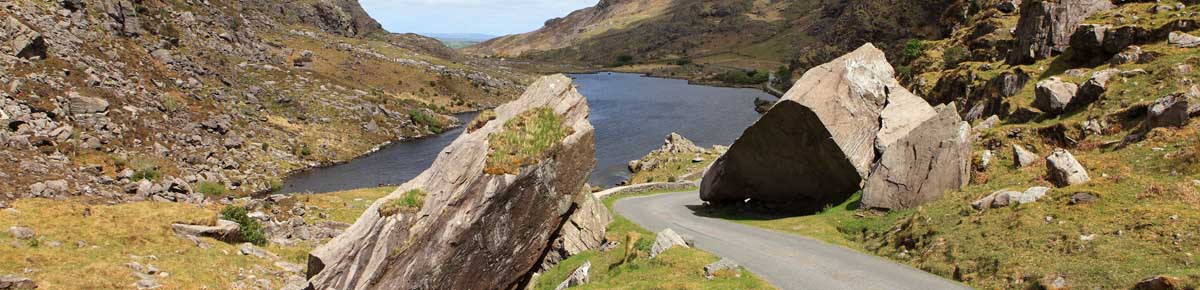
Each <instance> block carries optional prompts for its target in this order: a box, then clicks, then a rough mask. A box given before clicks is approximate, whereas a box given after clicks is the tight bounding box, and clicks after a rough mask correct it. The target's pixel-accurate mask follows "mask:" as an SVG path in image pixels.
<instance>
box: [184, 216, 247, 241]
mask: <svg viewBox="0 0 1200 290" xmlns="http://www.w3.org/2000/svg"><path fill="white" fill-rule="evenodd" d="M240 229H241V227H240V226H239V225H238V223H236V222H232V221H227V220H222V219H218V220H217V225H215V226H202V225H188V224H172V225H171V230H174V231H175V233H176V234H179V235H184V236H197V237H209V238H214V239H217V240H219V241H223V242H227V243H236V242H240V241H241V238H242V237H241V231H240Z"/></svg>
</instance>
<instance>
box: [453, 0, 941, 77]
mask: <svg viewBox="0 0 1200 290" xmlns="http://www.w3.org/2000/svg"><path fill="white" fill-rule="evenodd" d="M959 2H961V1H956V0H916V1H906V3H905V4H904V5H896V3H894V1H855V0H602V1H600V2H599V3H598V4H596V6H594V7H589V8H585V9H581V10H578V11H575V12H572V13H570V14H569V15H567V16H565V17H563V18H556V19H551V20H549V21H546V25H545V26H544V27H542V28H541V29H538V30H536V31H533V32H529V33H525V34H518V35H510V36H504V37H499V38H496V39H492V40H489V41H486V42H483V43H480V44H479V45H475V46H471V47H468V48H466V49H463V50H462V51H463V52H465V53H469V54H476V55H493V56H505V57H523V58H528V59H535V60H546V61H553V62H574V63H583V64H593V65H623V64H632V63H654V62H659V63H665V62H672V63H674V62H675V61H678V63H692V62H696V63H704V64H715V65H717V66H722V67H741V68H747V67H757V68H772V69H773V68H776V67H778V66H779V65H781V64H792V66H794V67H797V68H798V69H803V68H807V67H812V66H814V65H816V64H820V63H824V62H826V61H828V60H830V59H832V58H834V57H836V56H838V55H841V54H842V53H845V52H847V51H849V50H851V49H853V48H855V47H858V46H860V45H862V44H863V43H865V42H874V43H876V44H877V45H879V46H881V48H883V49H885V50H888V51H890V52H896V51H899V50H900V49H901V46H902V42H903V41H904V40H906V39H911V38H919V39H939V38H943V37H946V36H948V34H949V29H947V27H952V25H950V24H951V23H953V22H955V21H958V20H957V18H956V16H957V14H955V13H953V12H954V11H960V10H961V9H958V10H955V9H953V7H955V5H954V4H955V3H959ZM946 20H951V21H950V22H946Z"/></svg>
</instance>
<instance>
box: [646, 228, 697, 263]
mask: <svg viewBox="0 0 1200 290" xmlns="http://www.w3.org/2000/svg"><path fill="white" fill-rule="evenodd" d="M674 247H685V248H689V247H690V246H688V242H687V241H686V240H684V239H683V236H680V235H679V234H678V233H675V231H674V230H672V229H664V230H662V231H661V232H658V234H657V235H656V237H655V238H654V246H652V247H650V258H654V257H658V255H659V254H662V252H666V251H667V250H670V249H671V248H674Z"/></svg>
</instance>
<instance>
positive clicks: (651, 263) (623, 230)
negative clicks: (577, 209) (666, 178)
mask: <svg viewBox="0 0 1200 290" xmlns="http://www.w3.org/2000/svg"><path fill="white" fill-rule="evenodd" d="M659 193H665V191H658V192H640V193H630V194H622V195H618V196H610V197H607V198H605V199H604V204H605V206H607V207H608V208H609V210H610V211H611V210H612V205H613V203H614V202H616V201H617V200H618V199H621V198H627V197H633V196H644V195H653V194H659ZM630 234H636V235H637V236H640V237H641V239H642V240H643V241H644V242H642V243H635V245H641V246H639V247H634V251H641V252H645V251H648V250H649V249H639V248H641V247H645V245H649V244H650V243H647V242H652V241H653V240H654V233H651V232H649V231H647V230H645V229H643V228H641V227H639V226H638V225H636V224H634V223H633V222H631V221H629V220H628V219H625V218H624V217H621V216H620V215H618V214H615V213H614V214H613V222H612V224H609V226H608V233H607V238H608V239H609V240H613V241H622V243H624V241H625V239H626V236H627V235H630ZM625 249H626V248H625V245H621V246H618V247H617V248H615V249H613V250H610V251H607V252H600V251H595V250H593V251H587V252H584V253H582V254H579V255H576V256H573V257H571V258H568V259H566V260H564V261H563V262H562V263H560V264H559V265H558V266H555V267H554V268H552V269H550V270H548V271H547V272H545V273H543V274H542V275H541V277H540V278H538V280H537V284H536V285H535V289H539V290H540V289H554V287H555V286H558V283H560V282H562V281H563V280H564V279H566V277H567V276H568V275H570V274H571V272H573V271H575V268H578V267H579V266H580V265H583V264H584V263H585V262H588V261H590V262H591V263H592V268H591V271H590V273H589V274H590V277H589V278H590V280H591V282H590V283H588V284H586V285H582V286H577V287H572V288H571V289H774V288H773V287H771V286H770V285H769V284H767V283H766V282H764V281H762V280H761V279H759V278H758V277H756V276H755V275H754V274H751V273H750V272H747V271H743V273H742V276H741V277H722V276H718V277H717V278H714V279H713V280H707V279H705V278H704V266H705V265H708V264H710V263H712V262H716V261H717V260H719V258H718V257H716V256H713V255H712V254H709V253H706V252H704V251H701V250H698V249H692V248H679V247H676V248H672V249H670V250H668V251H666V252H663V254H661V255H659V256H658V258H655V259H650V258H647V257H648V256H649V255H648V254H647V253H641V254H640V255H639V258H636V259H634V260H632V261H630V262H626V263H621V261H622V259H623V258H624V257H625V256H626V254H627V252H626V250H625Z"/></svg>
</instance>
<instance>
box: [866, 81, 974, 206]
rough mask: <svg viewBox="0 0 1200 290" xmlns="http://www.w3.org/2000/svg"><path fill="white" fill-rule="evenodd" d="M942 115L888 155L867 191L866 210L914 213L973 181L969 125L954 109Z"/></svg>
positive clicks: (883, 159) (914, 131) (873, 174)
mask: <svg viewBox="0 0 1200 290" xmlns="http://www.w3.org/2000/svg"><path fill="white" fill-rule="evenodd" d="M939 110H940V111H939V113H938V115H937V116H935V117H933V118H932V119H929V120H926V121H925V122H924V123H922V124H921V125H920V126H919V127H917V128H916V129H914V130H912V132H911V133H909V135H908V136H906V137H904V138H903V139H900V140H899V141H897V142H896V143H895V144H893V145H892V146H890V147H888V148H887V151H884V153H883V155H882V157H881V158H880V160H879V163H878V164H877V165H876V166H875V169H874V171H872V173H871V176H870V177H869V178H868V179H867V183H866V187H865V188H864V189H863V198H862V204H863V205H864V206H867V207H871V208H884V209H905V208H911V207H915V206H918V205H921V204H924V203H926V202H929V201H933V200H936V199H938V198H941V197H942V195H943V194H944V193H945V192H946V191H947V190H955V189H959V188H961V187H963V186H966V185H967V183H968V182H970V175H969V174H970V160H971V156H972V155H971V132H970V131H971V130H970V125H969V124H967V123H966V122H963V121H962V119H960V118H959V116H958V110H957V109H956V108H955V107H954V106H953V105H950V106H945V107H940V108H939Z"/></svg>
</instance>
